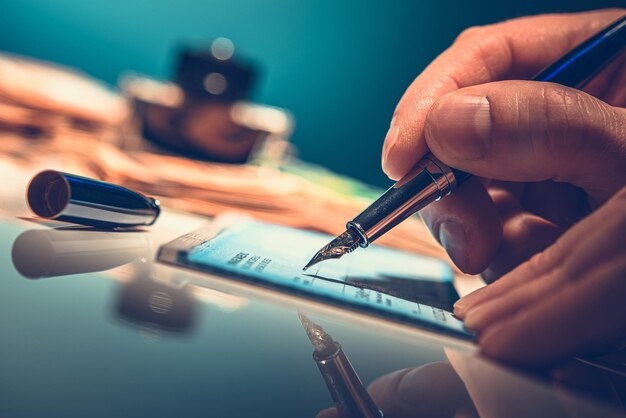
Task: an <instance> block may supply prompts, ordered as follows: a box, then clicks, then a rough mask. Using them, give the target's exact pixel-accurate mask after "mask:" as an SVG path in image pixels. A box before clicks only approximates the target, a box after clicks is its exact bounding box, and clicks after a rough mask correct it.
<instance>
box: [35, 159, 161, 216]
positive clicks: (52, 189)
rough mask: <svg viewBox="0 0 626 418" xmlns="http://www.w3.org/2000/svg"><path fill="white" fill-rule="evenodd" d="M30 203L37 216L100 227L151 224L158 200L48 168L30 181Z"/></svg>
mask: <svg viewBox="0 0 626 418" xmlns="http://www.w3.org/2000/svg"><path fill="white" fill-rule="evenodd" d="M26 198H27V200H28V205H29V206H30V208H31V210H32V211H33V212H35V214H37V215H38V216H41V217H42V218H47V219H55V220H59V221H65V222H73V223H77V224H81V225H89V226H95V227H99V228H116V227H132V226H140V225H152V224H153V223H154V222H155V221H156V219H157V218H158V216H159V214H160V206H159V202H158V201H157V200H155V199H153V198H151V197H147V196H144V195H142V194H140V193H137V192H134V191H132V190H129V189H127V188H125V187H122V186H118V185H116V184H112V183H107V182H104V181H99V180H94V179H90V178H87V177H81V176H77V175H74V174H68V173H62V172H59V171H54V170H46V171H42V172H41V173H39V174H37V175H36V176H35V177H33V179H32V180H31V181H30V184H29V185H28V190H27V193H26Z"/></svg>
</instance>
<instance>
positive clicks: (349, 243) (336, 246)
mask: <svg viewBox="0 0 626 418" xmlns="http://www.w3.org/2000/svg"><path fill="white" fill-rule="evenodd" d="M360 242H361V237H360V236H359V235H358V234H357V233H356V232H354V231H352V230H351V229H350V228H348V229H346V231H345V232H344V233H343V234H341V235H339V236H338V237H337V238H335V239H334V240H332V241H331V242H329V243H328V244H326V245H325V246H324V247H322V249H321V250H319V251H318V252H317V253H315V255H314V256H313V258H312V259H311V261H309V262H308V263H307V265H306V266H304V268H303V269H302V270H306V269H308V268H309V267H311V266H313V265H315V264H317V263H319V262H322V261H324V260H328V259H330V258H341V257H342V256H343V255H344V254H348V253H350V252H352V251H354V249H355V248H356V247H358V246H359V243H360Z"/></svg>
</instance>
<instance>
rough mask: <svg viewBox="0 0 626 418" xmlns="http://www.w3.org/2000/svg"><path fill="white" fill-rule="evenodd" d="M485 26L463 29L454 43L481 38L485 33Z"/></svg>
mask: <svg viewBox="0 0 626 418" xmlns="http://www.w3.org/2000/svg"><path fill="white" fill-rule="evenodd" d="M487 28H488V27H487V26H470V27H469V28H466V29H464V30H463V31H462V32H461V33H460V34H459V35H458V36H457V37H456V39H455V41H454V43H459V42H463V41H466V40H468V39H474V38H477V37H478V38H481V37H483V35H485V32H486V31H487Z"/></svg>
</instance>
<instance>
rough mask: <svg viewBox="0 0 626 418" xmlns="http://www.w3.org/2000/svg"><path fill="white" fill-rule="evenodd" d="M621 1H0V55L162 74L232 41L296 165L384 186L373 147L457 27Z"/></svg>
mask: <svg viewBox="0 0 626 418" xmlns="http://www.w3.org/2000/svg"><path fill="white" fill-rule="evenodd" d="M611 6H622V7H623V6H624V0H620V1H617V0H615V1H610V0H595V1H579V0H570V1H563V0H559V1H556V0H546V1H541V2H533V1H520V0H510V1H502V0H499V1H493V0H477V1H467V0H453V1H417V0H414V1H391V0H389V1H372V0H361V1H328V0H315V1H314V0H307V1H288V0H267V1H253V0H204V1H199V0H176V1H174V0H126V1H120V0H89V1H85V0H54V1H50V0H19V1H3V2H2V3H1V4H0V49H2V50H5V51H10V52H16V53H20V54H26V55H31V56H35V57H39V58H43V59H46V60H52V61H56V62H59V63H63V64H66V65H71V66H75V67H79V68H81V69H82V70H84V71H86V72H87V73H89V74H91V75H93V76H95V77H98V78H101V79H103V80H104V81H106V82H107V83H109V84H115V82H116V80H117V77H118V75H119V74H120V72H122V71H124V70H133V71H136V72H139V73H143V74H148V75H152V76H158V77H167V76H169V74H170V65H169V64H170V59H171V55H170V53H171V51H172V50H173V47H175V46H176V45H178V44H179V43H180V42H183V41H194V42H195V41H202V40H210V39H212V38H215V37H217V36H226V37H229V38H231V39H232V40H233V41H234V42H235V45H236V46H237V51H238V52H239V53H241V54H242V55H245V56H247V57H250V58H254V59H255V60H256V61H257V62H258V63H259V64H260V65H261V68H262V70H263V73H262V74H263V75H262V78H261V80H260V84H259V88H258V89H257V92H256V95H255V98H256V99H257V100H259V101H261V102H264V103H267V104H272V105H278V106H283V107H286V108H288V109H290V110H291V111H292V112H293V113H294V115H295V116H296V119H297V129H296V132H295V135H294V139H293V141H294V142H295V143H296V144H297V146H298V147H299V149H300V155H301V157H302V158H303V159H305V160H308V161H312V162H316V163H320V164H323V165H326V166H328V167H329V168H331V169H334V170H336V171H338V172H341V173H345V174H349V175H352V176H355V177H357V178H360V179H362V180H365V181H368V182H370V183H373V184H376V185H380V186H385V185H388V184H389V181H388V180H387V179H386V177H385V176H384V174H383V173H382V171H381V169H380V149H381V146H382V141H383V138H384V135H385V133H386V130H387V128H388V126H389V120H390V117H391V114H392V112H393V109H394V107H395V104H396V102H397V100H398V99H399V98H400V96H401V95H402V92H403V91H404V89H405V88H406V87H407V86H408V85H409V83H410V82H411V80H412V79H413V78H414V77H415V76H416V75H417V74H418V73H419V72H420V70H422V69H423V68H424V67H425V66H426V65H427V64H428V62H430V61H431V60H432V59H433V58H434V57H435V56H436V55H437V54H438V53H440V52H441V51H442V50H443V49H445V48H446V47H447V46H448V45H449V44H450V43H451V42H452V41H453V39H454V38H455V37H456V35H457V34H458V33H459V32H460V31H461V30H462V29H463V28H465V27H467V26H472V25H481V24H486V23H491V22H495V21H499V20H503V19H508V18H513V17H517V16H523V15H527V14H536V13H543V12H554V11H578V10H586V9H592V8H602V7H611Z"/></svg>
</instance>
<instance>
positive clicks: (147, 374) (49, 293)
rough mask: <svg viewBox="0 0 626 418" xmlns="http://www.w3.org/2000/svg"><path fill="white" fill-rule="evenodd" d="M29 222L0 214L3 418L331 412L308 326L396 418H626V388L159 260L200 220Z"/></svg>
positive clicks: (597, 375) (14, 213)
mask: <svg viewBox="0 0 626 418" xmlns="http://www.w3.org/2000/svg"><path fill="white" fill-rule="evenodd" d="M21 191H23V189H22V190H16V191H15V193H16V195H17V196H20V193H21ZM2 197H3V199H4V197H5V196H4V195H3V196H2ZM19 198H21V197H16V199H19ZM3 202H4V200H3ZM9 207H13V209H10V210H9V209H7V208H9ZM24 216H27V213H26V212H24V211H22V210H21V209H20V205H19V204H15V202H14V201H13V203H11V202H9V204H7V205H3V206H2V209H0V237H1V238H0V260H1V263H0V266H1V268H2V275H1V276H0V277H1V279H0V295H2V296H1V298H2V303H0V332H1V335H2V337H1V339H0V370H1V371H2V372H1V373H0V387H1V388H2V390H1V391H0V416H2V417H5V416H6V417H17V416H19V417H42V416H51V417H57V416H58V417H84V416H90V417H143V416H146V417H173V416H181V417H209V416H210V417H265V416H267V417H312V416H315V415H316V414H317V413H318V412H319V411H321V410H323V409H325V408H327V407H329V406H332V405H333V400H332V398H331V395H330V393H329V388H328V386H327V384H326V382H325V380H324V379H323V377H322V375H321V374H320V370H319V368H318V364H316V361H315V360H314V358H313V357H312V352H313V349H312V346H311V341H310V340H309V338H307V334H306V333H305V332H304V330H303V326H302V323H301V322H300V319H299V317H298V313H299V312H301V313H305V314H306V315H307V317H308V318H310V319H311V320H312V321H314V322H315V323H316V324H319V326H321V327H323V329H324V331H325V332H327V333H328V334H329V335H331V336H332V338H333V340H334V341H337V342H338V343H340V344H341V347H342V349H343V352H344V354H345V356H346V358H348V359H349V363H350V364H351V365H352V367H353V368H354V370H355V372H356V374H358V376H359V378H360V380H361V381H362V382H363V384H364V386H365V387H368V386H370V385H371V386H370V387H369V391H370V393H371V397H372V399H373V401H374V402H375V403H376V405H377V407H378V408H380V409H381V410H382V411H383V412H384V414H385V417H438V416H450V417H452V416H483V417H517V416H520V417H522V416H532V417H541V416H546V417H559V416H567V417H569V416H571V417H579V416H581V417H583V416H584V417H586V416H594V417H595V416H609V417H610V416H622V414H623V404H624V398H625V396H624V393H626V377H624V375H623V374H619V373H616V372H610V371H606V370H603V369H600V368H598V367H595V366H591V365H586V364H583V363H574V364H572V365H568V366H566V367H565V366H564V367H563V368H561V369H559V370H551V371H548V372H545V373H541V374H531V373H529V372H523V371H516V370H513V369H510V368H508V367H505V366H502V365H499V364H495V363H492V362H491V361H488V360H485V359H482V358H480V357H479V356H477V355H476V354H475V353H474V351H473V348H472V346H471V345H469V344H468V343H466V342H462V341H458V340H456V339H454V338H451V337H437V336H435V335H434V334H429V333H426V332H423V331H419V330H416V329H411V328H408V327H406V326H401V325H395V324H392V323H388V322H383V321H382V320H377V319H372V318H368V317H363V316H358V315H356V314H351V313H346V312H343V311H340V310H337V309H332V308H327V307H324V306H322V305H318V304H314V303H311V302H306V301H303V300H300V299H296V298H288V297H283V296H280V295H279V294H277V293H273V292H270V291H265V290H259V289H256V288H253V287H250V286H244V285H242V284H237V283H233V282H230V281H228V280H224V279H220V278H216V277H211V276H208V275H201V274H198V273H193V272H190V271H186V270H182V269H175V268H172V267H170V266H166V265H161V264H157V263H154V262H153V261H152V260H153V259H154V255H155V253H156V250H157V248H158V246H159V245H160V244H161V243H164V242H167V241H169V240H171V239H173V238H175V237H177V236H179V235H182V234H183V233H185V232H189V231H191V230H193V229H196V228H198V227H199V226H201V225H202V224H203V223H204V222H205V220H204V219H200V218H195V217H191V216H187V215H183V214H177V213H171V212H168V211H167V210H165V211H164V213H163V216H162V218H161V219H160V220H159V222H157V224H156V225H155V226H154V227H153V228H151V229H149V230H147V229H146V230H144V231H142V230H137V231H132V232H122V233H120V232H104V231H97V230H89V229H85V228H76V227H69V226H67V225H64V226H62V225H61V224H52V223H47V224H40V223H38V222H34V221H33V220H31V219H28V218H20V217H24ZM51 226H53V227H54V229H53V228H51ZM372 383H373V384H372ZM325 414H326V415H328V416H333V414H334V412H333V411H326V412H325ZM335 416H336V415H335Z"/></svg>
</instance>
